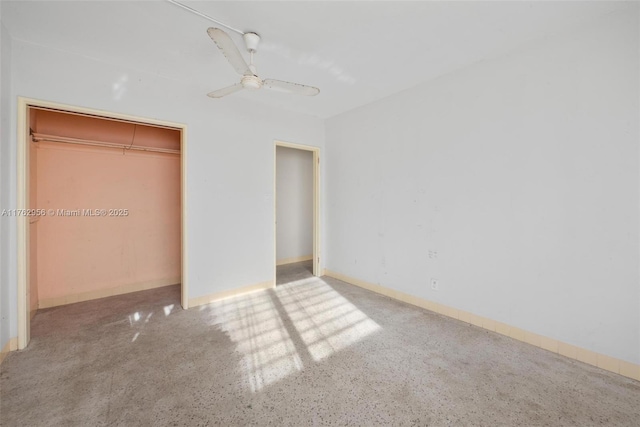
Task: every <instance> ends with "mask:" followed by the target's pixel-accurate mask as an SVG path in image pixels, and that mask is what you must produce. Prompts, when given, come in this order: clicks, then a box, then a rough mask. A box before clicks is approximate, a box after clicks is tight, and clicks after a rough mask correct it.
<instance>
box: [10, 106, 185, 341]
mask: <svg viewBox="0 0 640 427" xmlns="http://www.w3.org/2000/svg"><path fill="white" fill-rule="evenodd" d="M21 101H22V102H21V109H20V111H21V112H22V113H23V114H21V116H20V119H21V120H20V121H21V122H22V123H19V128H20V130H21V133H22V135H21V138H20V139H21V140H22V142H23V143H22V144H19V146H20V150H19V151H20V152H19V155H20V157H21V159H19V165H21V166H23V167H22V168H20V170H19V174H18V175H19V189H18V190H19V191H18V194H19V196H22V200H19V201H18V206H19V207H23V208H24V209H25V211H26V215H25V216H22V217H18V218H17V220H18V245H19V248H18V261H19V266H18V267H19V268H18V270H19V280H18V282H19V283H18V286H19V288H18V291H19V307H18V308H19V310H18V318H19V325H18V326H19V331H18V347H19V348H24V347H26V345H27V344H28V342H29V336H30V320H31V318H32V317H33V316H34V315H35V314H36V313H37V311H38V310H40V309H48V308H51V307H57V306H62V305H67V304H72V303H77V302H83V301H89V300H97V299H100V298H104V297H110V296H115V295H122V294H127V293H131V292H138V291H143V290H144V291H151V290H155V289H158V291H160V290H159V288H165V287H174V289H173V290H171V291H170V292H171V293H173V292H175V298H176V301H175V303H173V304H171V305H172V307H178V306H180V305H182V306H183V308H187V306H186V303H187V301H188V299H187V289H186V283H185V280H184V274H183V272H184V268H185V262H184V261H185V253H184V232H185V230H184V223H183V218H184V210H185V206H184V157H183V156H184V140H185V135H184V134H185V128H184V126H182V125H177V124H167V123H164V122H158V121H153V120H151V121H148V120H146V119H139V118H134V117H129V116H122V115H115V114H114V115H112V114H110V113H104V112H96V111H90V110H85V109H76V108H73V107H66V106H64V107H63V106H59V105H51V104H49V103H40V102H37V101H28V100H21ZM168 290H169V288H166V289H165V290H164V291H165V292H166V291H168ZM172 309H175V308H172Z"/></svg>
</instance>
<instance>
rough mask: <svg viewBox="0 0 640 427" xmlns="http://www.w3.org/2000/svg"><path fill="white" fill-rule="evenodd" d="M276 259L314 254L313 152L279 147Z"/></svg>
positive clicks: (277, 162) (277, 155) (277, 161)
mask: <svg viewBox="0 0 640 427" xmlns="http://www.w3.org/2000/svg"><path fill="white" fill-rule="evenodd" d="M276 218H277V226H276V260H277V261H278V262H280V261H284V260H287V259H291V258H299V257H306V256H312V255H313V153H312V152H311V151H305V150H297V149H294V148H288V147H276Z"/></svg>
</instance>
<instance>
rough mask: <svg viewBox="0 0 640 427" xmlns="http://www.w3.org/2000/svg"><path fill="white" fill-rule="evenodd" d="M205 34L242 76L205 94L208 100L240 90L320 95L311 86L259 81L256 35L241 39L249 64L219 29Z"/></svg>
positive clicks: (229, 38)
mask: <svg viewBox="0 0 640 427" xmlns="http://www.w3.org/2000/svg"><path fill="white" fill-rule="evenodd" d="M207 33H208V34H209V37H211V40H213V41H214V42H215V44H216V45H217V46H218V48H219V49H220V50H221V51H222V53H223V54H224V56H225V57H226V58H227V61H229V63H230V64H231V66H232V67H233V69H234V70H236V72H237V73H238V74H240V75H241V76H242V78H241V79H240V83H236V84H234V85H232V86H228V87H225V88H222V89H218V90H214V91H213V92H209V93H208V94H207V96H208V97H210V98H222V97H223V96H226V95H230V94H232V93H234V92H237V91H239V90H242V89H249V90H258V89H261V88H263V87H264V88H267V89H273V90H277V91H280V92H287V93H294V94H298V95H307V96H314V95H317V94H318V93H320V89H318V88H317V87H313V86H307V85H301V84H298V83H291V82H285V81H282V80H273V79H264V80H263V79H261V78H260V77H258V75H257V71H256V66H255V65H254V64H253V54H254V53H256V49H257V48H258V43H259V42H260V36H259V35H257V34H256V33H244V34H243V36H242V38H243V39H244V44H245V46H246V48H247V51H248V52H249V55H250V60H249V64H247V62H246V61H245V60H244V58H243V57H242V54H241V53H240V51H239V50H238V48H237V47H236V45H235V44H234V43H233V40H231V37H229V35H228V34H227V33H225V32H224V31H222V30H221V29H220V28H213V27H211V28H209V29H207Z"/></svg>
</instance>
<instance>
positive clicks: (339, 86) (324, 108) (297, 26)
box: [1, 0, 630, 118]
mask: <svg viewBox="0 0 640 427" xmlns="http://www.w3.org/2000/svg"><path fill="white" fill-rule="evenodd" d="M182 3H184V4H186V5H188V6H190V7H192V8H195V9H197V10H199V11H201V12H203V13H206V14H208V15H210V16H212V17H214V18H216V19H218V20H220V21H223V22H225V23H226V24H228V25H231V26H233V27H236V28H239V29H241V30H245V31H255V32H257V33H259V34H260V35H261V36H262V42H261V45H260V47H259V51H258V54H257V56H256V59H255V61H256V64H257V67H258V74H259V75H260V76H261V77H263V78H267V77H269V78H275V79H280V80H289V81H293V82H298V83H303V84H309V85H313V86H317V87H319V88H320V89H321V93H320V94H319V95H318V96H316V97H310V98H309V97H300V96H294V95H288V94H282V93H277V92H269V91H266V90H263V91H258V92H247V91H244V92H239V93H236V94H233V95H230V96H233V97H238V98H241V99H243V100H245V101H246V102H259V103H263V104H265V105H267V106H271V107H273V106H277V107H282V108H285V109H289V110H294V111H299V112H303V113H306V114H310V115H313V116H318V117H322V118H326V117H330V116H333V115H336V114H339V113H341V112H344V111H347V110H350V109H352V108H355V107H358V106H361V105H364V104H367V103H370V102H372V101H375V100H378V99H381V98H384V97H386V96H389V95H391V94H393V93H396V92H399V91H402V90H405V89H408V88H410V87H412V86H415V85H416V84H419V83H421V82H424V81H427V80H430V79H434V78H436V77H438V76H441V75H443V74H446V73H449V72H452V71H455V70H457V69H459V68H461V67H464V66H466V65H469V64H472V63H474V62H478V61H481V60H483V59H486V58H491V57H495V56H498V55H501V54H505V53H508V52H510V51H512V50H515V49H517V48H518V47H521V46H523V45H526V43H527V42H529V41H531V40H534V39H539V38H543V37H547V36H549V35H552V34H554V33H560V32H564V31H568V30H570V29H571V28H572V27H575V26H578V25H586V24H588V23H589V21H592V20H595V19H597V18H598V17H599V16H601V15H604V14H607V13H611V12H613V11H616V10H621V9H624V8H627V7H629V6H630V4H629V3H618V2H604V1H602V2H601V1H596V2H525V1H518V2H489V1H487V2H480V1H477V2H453V1H448V2H427V1H420V2H419V1H411V2H399V1H383V2H369V1H352V2H335V1H321V2H309V1H299V2H281V1H258V2H245V1H233V2H212V1H186V0H185V1H183V2H182ZM1 16H2V22H3V24H4V25H5V26H6V27H7V29H8V30H9V33H10V34H11V36H12V37H13V38H14V39H18V40H23V41H27V42H31V43H35V44H40V45H45V46H49V47H51V48H54V49H61V50H65V51H69V52H73V53H76V54H79V55H83V56H86V57H90V58H94V59H97V60H100V61H104V62H109V63H113V64H116V65H118V66H122V67H126V68H134V69H138V70H141V71H145V72H148V73H152V74H157V75H160V76H163V77H166V78H169V79H172V80H177V81H181V82H183V83H184V85H185V90H186V91H192V92H193V94H194V96H205V94H206V93H207V92H209V91H211V90H214V89H218V88H220V87H224V86H228V85H230V84H233V83H236V82H237V81H238V76H237V75H236V74H235V73H234V71H233V69H232V68H231V66H230V65H229V64H228V63H227V62H226V60H225V59H224V57H223V56H222V54H221V53H220V52H219V51H218V50H217V48H216V47H215V45H214V43H213V42H212V41H211V39H209V37H208V36H207V33H206V29H207V27H209V26H215V24H213V23H211V22H210V21H207V20H206V19H204V18H202V17H199V16H196V15H193V14H190V13H189V12H186V11H185V10H183V9H181V8H179V7H177V6H175V5H173V4H171V3H169V2H166V1H131V2H114V1H110V2H97V1H82V2H58V1H46V2H31V1H16V2H7V1H2V15H1ZM230 35H231V37H232V38H233V39H234V40H235V41H236V42H237V43H238V44H239V45H240V46H242V40H241V38H240V36H239V35H237V34H235V33H231V32H230ZM210 102H212V103H213V102H217V103H224V102H225V99H218V100H214V99H212V100H210Z"/></svg>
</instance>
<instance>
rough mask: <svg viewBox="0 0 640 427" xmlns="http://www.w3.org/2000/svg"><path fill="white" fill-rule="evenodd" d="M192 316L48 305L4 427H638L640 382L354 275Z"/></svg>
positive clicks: (146, 300)
mask: <svg viewBox="0 0 640 427" xmlns="http://www.w3.org/2000/svg"><path fill="white" fill-rule="evenodd" d="M278 273H279V274H278V282H279V283H282V284H281V285H279V286H278V287H277V288H276V289H274V290H268V291H263V292H256V293H252V294H248V295H244V296H240V297H235V298H231V299H227V300H224V301H220V302H218V303H214V304H209V305H206V306H201V307H196V308H193V309H190V310H186V311H185V310H182V309H181V308H180V304H179V295H180V291H179V287H178V286H172V287H166V288H160V289H156V290H150V291H144V292H137V293H132V294H128V295H121V296H116V297H111V298H105V299H102V300H96V301H89V302H83V303H78V304H73V305H68V306H62V307H56V308H50V309H45V310H41V311H39V312H38V314H37V315H36V316H35V318H34V319H33V322H32V341H31V343H30V345H29V346H28V348H27V349H25V350H23V351H20V352H14V353H12V354H10V355H9V356H8V357H7V359H6V360H5V361H4V363H3V364H2V367H1V374H0V384H1V390H0V424H1V425H2V426H18V425H20V426H45V425H46V426H51V425H65V426H86V425H92V426H99V425H109V426H114V425H118V426H119V425H123V426H124V425H146V426H156V425H180V426H182V425H184V426H206V425H224V426H230V425H234V426H235V425H274V426H281V425H291V426H306V425H420V426H425V425H429V426H443V425H456V426H460V425H464V426H468V425H473V426H518V425H521V426H555V425H558V426H592V425H606V426H637V425H638V424H637V423H638V420H639V419H640V383H639V382H637V381H633V380H631V379H627V378H624V377H621V376H618V375H616V374H613V373H610V372H606V371H603V370H600V369H597V368H595V367H592V366H589V365H585V364H582V363H580V362H577V361H575V360H570V359H567V358H564V357H562V356H559V355H557V354H553V353H550V352H547V351H544V350H542V349H539V348H536V347H533V346H530V345H527V344H525V343H522V342H519V341H515V340H512V339H510V338H507V337H504V336H501V335H498V334H495V333H492V332H489V331H486V330H483V329H480V328H477V327H474V326H471V325H469V324H466V323H463V322H460V321H457V320H452V319H449V318H446V317H443V316H440V315H438V314H434V313H431V312H429V311H426V310H422V309H420V308H416V307H413V306H410V305H407V304H403V303H400V302H397V301H394V300H391V299H388V298H386V297H383V296H380V295H377V294H374V293H371V292H368V291H366V290H363V289H360V288H358V287H354V286H351V285H348V284H345V283H343V282H340V281H338V280H334V279H331V278H327V277H323V278H316V277H313V276H311V274H310V272H309V263H307V265H305V263H301V264H298V265H288V266H283V267H281V268H279V269H278Z"/></svg>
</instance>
